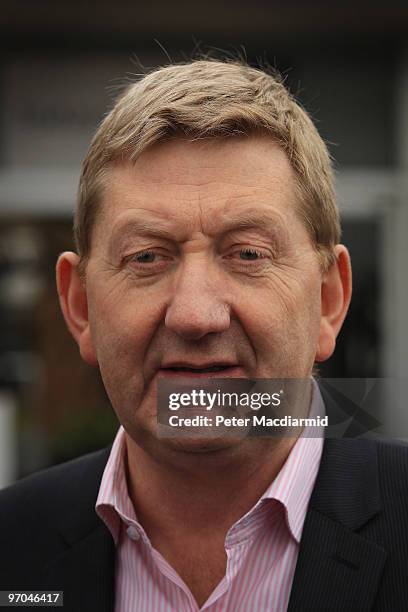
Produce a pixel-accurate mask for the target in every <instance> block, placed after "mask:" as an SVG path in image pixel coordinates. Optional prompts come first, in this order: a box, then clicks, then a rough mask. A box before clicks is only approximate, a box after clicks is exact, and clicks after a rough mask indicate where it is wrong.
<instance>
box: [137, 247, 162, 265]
mask: <svg viewBox="0 0 408 612" xmlns="http://www.w3.org/2000/svg"><path fill="white" fill-rule="evenodd" d="M156 256H157V254H156V253H154V251H148V250H146V251H140V253H136V255H133V256H132V258H131V259H132V261H134V262H136V263H139V264H146V263H148V264H149V263H154V262H155V261H156Z"/></svg>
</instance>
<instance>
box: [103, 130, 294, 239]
mask: <svg viewBox="0 0 408 612" xmlns="http://www.w3.org/2000/svg"><path fill="white" fill-rule="evenodd" d="M296 202H297V192H296V180H295V175H294V172H293V170H292V168H291V165H290V163H289V161H288V159H287V157H286V154H285V153H284V151H283V150H282V148H281V147H279V146H278V145H277V144H276V143H275V142H274V141H273V140H272V139H271V138H268V137H237V138H229V139H208V140H201V141H188V140H184V139H180V138H178V139H174V140H172V141H168V142H165V143H159V144H157V145H154V146H152V147H150V148H149V149H148V150H146V151H145V152H144V153H142V155H140V157H139V158H138V159H137V161H136V163H134V164H132V163H130V162H121V163H120V164H119V163H116V164H115V165H113V166H112V167H111V168H110V169H109V171H108V173H107V177H106V184H105V189H104V192H103V196H102V201H101V209H100V217H101V222H102V224H103V225H104V226H105V228H109V229H114V228H116V227H117V226H118V225H119V226H121V225H124V226H126V223H127V222H129V223H132V222H133V221H134V220H135V219H136V218H138V219H139V220H140V219H141V218H142V219H144V218H152V219H154V218H155V219H157V221H158V222H164V223H167V224H169V225H170V226H173V227H174V229H175V230H176V228H178V229H179V230H180V229H181V228H184V229H185V230H186V231H188V230H189V229H192V228H194V227H196V226H197V227H198V226H199V227H200V230H202V231H204V232H205V233H206V232H208V233H213V232H216V231H217V228H218V227H220V226H221V225H222V224H223V223H225V222H228V220H229V219H232V220H234V221H237V220H239V218H240V217H242V219H244V221H243V223H245V222H246V221H245V219H246V220H247V221H248V220H250V219H251V218H254V219H255V218H258V219H259V222H260V223H261V224H262V223H263V222H264V221H267V220H268V217H270V218H271V220H275V221H276V223H279V222H280V223H291V222H292V221H293V220H294V218H295V217H296ZM248 223H249V221H248Z"/></svg>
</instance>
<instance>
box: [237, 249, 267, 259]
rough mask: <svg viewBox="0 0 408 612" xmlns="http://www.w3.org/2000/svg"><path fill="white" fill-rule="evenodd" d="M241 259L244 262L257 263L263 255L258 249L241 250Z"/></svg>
mask: <svg viewBox="0 0 408 612" xmlns="http://www.w3.org/2000/svg"><path fill="white" fill-rule="evenodd" d="M239 257H240V259H242V260H244V261H256V260H257V259H261V258H262V253H261V252H260V251H257V250H256V249H241V250H240V251H239Z"/></svg>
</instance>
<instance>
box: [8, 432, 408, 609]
mask: <svg viewBox="0 0 408 612" xmlns="http://www.w3.org/2000/svg"><path fill="white" fill-rule="evenodd" d="M109 451H110V449H109V448H107V449H104V450H101V451H98V452H96V453H93V454H90V455H87V456H85V457H81V458H79V459H75V460H74V461H70V462H69V463H66V464H62V465H59V466H56V467H53V468H51V469H49V470H46V471H44V472H42V473H38V474H36V475H34V476H30V477H29V478H26V479H24V480H22V481H20V482H18V483H17V484H15V485H13V486H12V487H9V488H8V489H5V490H3V491H1V492H0V550H1V558H0V590H11V589H20V590H22V589H24V590H30V589H33V590H39V589H48V590H50V589H51V590H52V589H58V590H63V591H64V608H63V610H64V611H65V612H92V611H94V610H95V611H97V612H113V609H114V544H113V540H112V537H111V535H110V532H109V530H108V529H107V528H106V527H105V525H104V523H103V522H102V521H101V520H100V519H99V517H98V516H97V515H96V513H95V511H94V506H95V501H96V497H97V494H98V489H99V484H100V481H101V477H102V473H103V470H104V467H105V464H106V461H107V459H108V456H109ZM407 483H408V447H407V446H405V445H402V444H393V443H387V442H383V441H380V440H367V439H346V440H335V439H327V440H325V443H324V449H323V456H322V461H321V467H320V470H319V473H318V477H317V481H316V484H315V487H314V490H313V493H312V498H311V501H310V505H309V509H308V512H307V516H306V521H305V525H304V531H303V536H302V540H301V545H300V551H299V558H298V562H297V566H296V571H295V577H294V582H293V587H292V592H291V596H290V602H289V608H288V610H289V611H290V612H294V611H296V612H319V611H328V612H329V611H330V612H336V611H342V612H350V611H354V610H357V611H361V612H363V611H368V610H371V611H378V612H379V611H384V612H385V611H387V612H398V611H401V612H403V611H404V612H406V611H407V610H408V495H407ZM10 609H11V608H10ZM136 612H137V611H136ZM152 612H154V611H152ZM180 612H182V611H180ZM231 612H233V611H231ZM251 612H252V611H251ZM257 612H258V611H257Z"/></svg>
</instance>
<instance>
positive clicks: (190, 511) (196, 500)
mask: <svg viewBox="0 0 408 612" xmlns="http://www.w3.org/2000/svg"><path fill="white" fill-rule="evenodd" d="M126 442H127V467H128V486H129V494H130V497H131V499H132V502H133V504H134V507H135V511H136V514H137V517H138V520H139V521H140V523H141V524H142V525H143V527H144V529H145V530H146V532H147V533H148V535H150V533H149V532H151V533H152V532H156V533H157V532H160V536H161V537H162V538H163V537H166V536H168V537H171V538H175V537H182V536H185V537H186V538H188V537H197V538H202V537H203V536H204V535H205V536H206V537H207V536H211V538H216V537H220V538H224V537H225V534H226V532H227V531H228V529H229V528H230V527H231V525H233V524H234V523H235V522H236V521H237V520H238V519H239V518H240V517H241V516H243V515H244V514H245V513H246V512H248V510H250V509H251V508H252V506H253V505H254V504H255V503H256V502H257V501H258V499H259V498H260V497H261V496H262V494H263V493H264V492H265V490H266V489H267V488H268V486H269V485H270V484H271V483H272V482H273V480H274V479H275V478H276V476H277V474H278V473H279V471H280V470H281V468H282V466H283V464H284V463H285V461H286V459H287V457H288V455H289V453H290V451H291V449H292V447H293V445H294V444H295V442H296V439H295V438H283V439H281V440H277V439H274V440H271V439H268V440H265V439H263V440H262V439H256V438H251V439H248V440H246V441H245V442H243V447H244V450H243V451H242V449H240V452H235V451H236V449H234V450H232V449H223V450H215V451H212V452H201V453H197V452H187V451H182V450H180V449H173V450H171V451H170V452H169V456H168V457H167V460H166V461H163V460H160V459H158V458H157V457H155V456H154V455H152V453H149V452H147V451H145V450H143V449H142V448H141V447H140V446H139V445H137V444H136V443H135V442H134V441H133V440H132V439H131V438H130V437H129V436H128V435H126ZM169 457H170V460H169ZM176 459H177V460H176Z"/></svg>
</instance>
